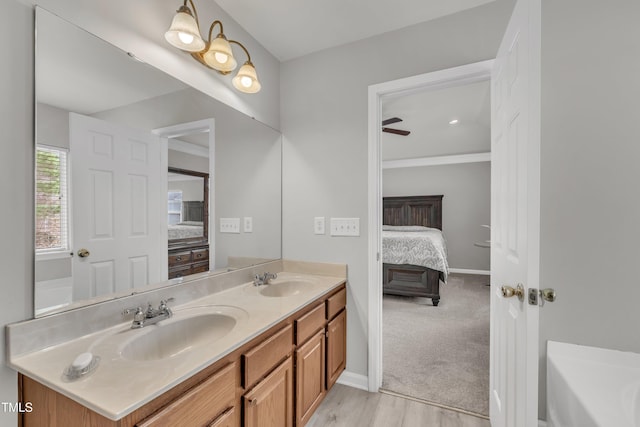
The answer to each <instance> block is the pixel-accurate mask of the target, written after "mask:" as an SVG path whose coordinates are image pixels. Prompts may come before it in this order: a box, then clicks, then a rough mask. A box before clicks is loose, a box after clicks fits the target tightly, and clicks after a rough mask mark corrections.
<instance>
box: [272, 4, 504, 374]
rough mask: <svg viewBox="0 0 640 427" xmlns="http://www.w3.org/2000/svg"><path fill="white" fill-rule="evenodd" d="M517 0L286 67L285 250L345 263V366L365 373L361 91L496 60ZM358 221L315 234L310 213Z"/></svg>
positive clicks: (364, 123)
mask: <svg viewBox="0 0 640 427" xmlns="http://www.w3.org/2000/svg"><path fill="white" fill-rule="evenodd" d="M512 6H513V2H511V1H502V0H498V1H496V2H493V3H490V4H487V5H484V6H480V7H478V8H475V9H471V10H468V11H465V12H462V13H458V14H455V15H452V16H449V17H444V18H441V19H437V20H434V21H431V22H427V23H423V24H419V25H415V26H412V27H409V28H406V29H403V30H399V31H394V32H390V33H387V34H384V35H382V36H378V37H373V38H370V39H366V40H362V41H358V42H354V43H351V44H348V45H344V46H341V47H336V48H333V49H329V50H325V51H321V52H318V53H314V54H311V55H308V56H305V57H302V58H299V59H295V60H291V61H289V62H286V63H283V64H282V67H281V70H282V71H281V106H282V107H281V108H282V111H281V119H282V131H283V134H284V152H283V156H284V160H283V166H284V171H283V212H284V213H283V224H284V226H283V248H284V250H283V255H284V257H285V258H292V259H305V260H309V261H325V262H346V263H348V265H349V286H348V291H349V294H348V306H349V313H350V314H349V322H348V325H347V340H348V343H347V345H348V350H347V370H349V371H351V372H353V373H355V374H361V375H366V373H367V308H366V307H367V302H368V300H367V298H368V297H367V295H368V289H369V287H370V284H369V280H368V277H367V276H368V274H367V261H368V260H367V245H368V242H367V240H368V239H367V233H368V231H367V228H368V224H367V88H368V86H369V85H371V84H375V83H381V82H385V81H389V80H394V79H398V78H402V77H407V76H412V75H416V74H421V73H426V72H430V71H435V70H441V69H446V68H450V67H454V66H459V65H463V64H468V63H473V62H478V61H482V60H486V59H491V58H494V57H495V54H496V51H497V48H498V44H499V43H500V40H501V38H502V34H503V33H504V29H505V27H506V23H507V21H508V18H509V15H510V13H511V10H512ZM315 216H325V217H332V216H333V217H359V218H360V237H350V238H349V237H330V236H329V235H328V234H327V235H324V236H321V235H314V234H313V217H315Z"/></svg>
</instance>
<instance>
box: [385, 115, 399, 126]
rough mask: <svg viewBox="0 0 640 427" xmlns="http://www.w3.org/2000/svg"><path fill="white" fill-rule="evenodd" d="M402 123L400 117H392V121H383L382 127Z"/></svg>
mask: <svg viewBox="0 0 640 427" xmlns="http://www.w3.org/2000/svg"><path fill="white" fill-rule="evenodd" d="M401 121H402V119H401V118H400V117H391V118H390V119H387V120H383V121H382V126H386V125H390V124H393V123H398V122H401Z"/></svg>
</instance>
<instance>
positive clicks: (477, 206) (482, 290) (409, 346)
mask: <svg viewBox="0 0 640 427" xmlns="http://www.w3.org/2000/svg"><path fill="white" fill-rule="evenodd" d="M492 62H493V61H485V62H481V63H476V64H470V65H466V66H462V67H457V68H453V69H449V70H443V71H438V72H434V73H429V74H425V75H420V76H414V77H411V78H408V79H402V80H397V81H393V82H387V83H383V84H380V85H376V86H372V87H370V90H369V95H370V96H369V102H370V116H369V125H370V128H369V133H370V156H369V171H370V177H369V179H370V200H372V197H375V199H374V200H373V201H372V202H371V203H370V211H369V223H370V224H377V226H376V227H373V226H372V227H371V228H370V236H369V237H370V242H371V244H370V254H369V259H370V277H371V279H372V283H373V285H372V288H371V292H370V298H369V327H370V329H369V337H370V340H369V366H370V371H369V390H370V391H378V390H380V391H384V392H390V393H391V394H398V395H401V396H405V397H409V398H412V399H415V400H419V401H424V402H427V403H432V404H436V405H439V406H444V407H447V408H451V409H457V410H461V411H463V412H469V413H472V414H477V415H483V416H488V415H489V407H488V392H487V390H488V389H489V289H488V288H487V287H486V286H484V285H485V284H486V282H487V281H488V280H487V274H488V272H489V269H490V267H489V261H488V259H489V252H488V249H487V248H484V247H483V246H486V245H482V244H483V243H486V240H488V238H489V230H488V229H487V226H488V224H489V222H490V209H489V208H490V159H491V154H490V83H489V82H490V73H491V67H492ZM473 100H479V101H477V102H475V101H473ZM380 123H381V124H382V128H380V127H379V124H380ZM389 128H391V129H389ZM480 133H482V135H484V136H482V137H480V136H479V135H480ZM372 144H373V145H374V147H372V146H371V145H372ZM378 195H381V196H382V197H380V198H378V197H377V196H378ZM433 197H440V199H441V200H442V205H441V206H440V207H439V208H438V207H434V208H431V207H427V208H425V207H424V206H416V203H418V204H420V203H421V202H422V203H423V204H424V203H427V202H425V200H427V201H429V200H432V198H433ZM397 199H411V200H412V202H411V203H413V205H412V204H411V203H409V204H408V205H406V206H403V207H402V208H398V207H395V208H390V207H389V203H390V202H391V201H394V202H395V201H396V200H397ZM390 209H391V210H390ZM394 209H395V210H394ZM435 218H439V221H438V220H436V219H435ZM383 224H384V225H385V227H382V225H383ZM389 225H390V226H393V227H388V226H389ZM425 226H426V227H429V228H428V229H426V230H423V229H420V228H418V227H425ZM483 226H484V227H483ZM407 227H408V228H407ZM437 229H440V230H442V231H443V232H444V234H445V235H444V237H445V238H446V240H444V239H443V242H442V246H443V248H447V247H448V250H447V249H444V252H445V257H444V261H442V260H436V262H434V260H433V259H428V258H427V257H422V256H420V257H416V253H415V252H417V251H409V252H413V253H408V254H404V253H396V252H394V251H395V250H396V249H397V248H398V247H410V248H416V247H418V245H421V244H422V243H419V240H418V238H417V235H419V234H428V233H433V234H437V233H436V232H437V231H438V230H437ZM383 234H385V239H384V240H385V242H387V243H386V244H387V246H386V248H385V246H383V237H382V235H383ZM405 235H406V236H405ZM396 238H398V239H411V240H408V241H406V242H405V243H402V242H400V243H397V244H395V243H394V242H395V240H394V239H396ZM388 242H391V243H388ZM407 242H410V243H407ZM389 245H391V246H389ZM429 245H431V246H427V247H425V249H423V250H421V251H420V253H421V254H422V253H425V252H429V251H434V253H436V252H438V251H436V250H435V249H438V248H435V249H434V245H435V246H439V245H440V244H439V243H438V241H432V242H431V243H429ZM385 249H386V250H385ZM391 253H392V254H393V257H395V258H389V257H390V254H391ZM438 256H439V255H437V254H436V256H435V258H437V257H438ZM449 267H454V268H451V269H450V268H449ZM432 276H435V281H434V277H432ZM439 279H444V280H446V282H447V283H446V284H445V283H444V282H443V281H440V280H439ZM434 283H435V284H434ZM438 284H439V286H438ZM383 293H384V294H385V295H384V296H383Z"/></svg>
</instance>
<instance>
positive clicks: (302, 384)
mask: <svg viewBox="0 0 640 427" xmlns="http://www.w3.org/2000/svg"><path fill="white" fill-rule="evenodd" d="M324 378H325V339H324V329H323V330H321V331H320V332H318V333H317V334H316V335H315V336H314V337H313V338H311V339H310V340H309V341H307V343H306V344H304V345H303V346H302V347H300V348H299V349H298V350H296V419H297V422H296V426H298V427H301V426H304V425H305V424H306V423H307V421H309V418H311V415H313V412H314V411H315V410H316V408H317V407H318V405H320V402H321V401H322V399H323V398H324V395H325V394H326V393H327V392H326V388H325V386H324Z"/></svg>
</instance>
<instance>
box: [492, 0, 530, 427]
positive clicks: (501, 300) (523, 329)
mask: <svg viewBox="0 0 640 427" xmlns="http://www.w3.org/2000/svg"><path fill="white" fill-rule="evenodd" d="M539 58H540V0H519V1H518V2H517V3H516V6H515V9H514V12H513V15H512V17H511V20H510V22H509V25H508V27H507V30H506V33H505V36H504V38H503V40H502V44H501V46H500V49H499V51H498V57H497V58H496V61H495V62H494V69H493V72H492V77H491V86H492V88H491V89H492V90H491V92H492V114H491V120H492V123H491V155H492V159H491V216H492V218H491V224H492V226H491V276H492V277H491V282H492V284H491V374H490V375H491V380H490V392H491V395H490V416H491V425H492V426H493V427H534V426H537V424H538V413H537V412H538V310H539V308H538V306H537V305H530V304H528V301H527V292H528V289H529V288H539V284H538V276H539V240H540V215H539V204H540V114H539V110H540V101H539V99H540V95H539V93H540V75H539V67H540V65H539ZM518 284H522V286H523V289H524V290H523V298H522V299H521V298H519V297H518V296H517V295H514V296H511V297H505V296H504V295H503V293H502V289H501V288H502V286H505V285H506V286H510V287H512V288H517V285H518Z"/></svg>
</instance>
